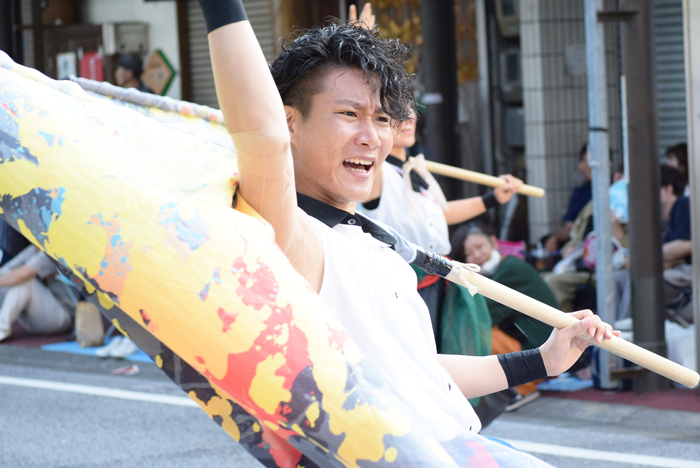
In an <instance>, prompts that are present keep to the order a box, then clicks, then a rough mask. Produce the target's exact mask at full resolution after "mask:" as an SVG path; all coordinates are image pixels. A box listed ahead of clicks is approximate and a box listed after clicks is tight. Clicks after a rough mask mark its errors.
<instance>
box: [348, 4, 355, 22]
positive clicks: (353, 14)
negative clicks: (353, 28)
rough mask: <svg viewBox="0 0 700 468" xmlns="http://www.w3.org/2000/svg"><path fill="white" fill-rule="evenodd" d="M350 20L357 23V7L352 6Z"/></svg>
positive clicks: (349, 13) (349, 14)
mask: <svg viewBox="0 0 700 468" xmlns="http://www.w3.org/2000/svg"><path fill="white" fill-rule="evenodd" d="M348 19H349V20H350V21H357V7H356V6H355V5H350V11H349V12H348Z"/></svg>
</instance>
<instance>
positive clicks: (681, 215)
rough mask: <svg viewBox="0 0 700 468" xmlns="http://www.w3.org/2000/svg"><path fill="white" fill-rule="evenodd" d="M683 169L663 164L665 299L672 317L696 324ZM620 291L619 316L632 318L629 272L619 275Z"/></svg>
mask: <svg viewBox="0 0 700 468" xmlns="http://www.w3.org/2000/svg"><path fill="white" fill-rule="evenodd" d="M684 187H685V185H684V180H683V175H682V174H681V172H680V171H679V170H677V169H675V168H673V167H671V166H668V165H662V166H661V190H660V192H659V196H660V199H661V218H662V220H663V221H664V223H665V225H666V226H665V229H664V234H663V238H662V242H663V244H662V245H661V253H662V257H663V262H664V275H663V276H664V300H665V302H666V306H667V312H668V314H669V318H671V319H672V320H674V321H678V322H681V323H684V322H685V323H692V321H693V314H692V302H691V300H690V294H689V292H690V286H691V284H692V267H691V265H690V262H691V253H692V241H691V238H690V200H688V197H685V196H683V190H684ZM615 282H616V285H617V290H618V319H622V318H627V317H630V316H631V314H630V311H629V296H630V278H629V273H628V272H627V271H623V272H620V273H619V276H616V280H615Z"/></svg>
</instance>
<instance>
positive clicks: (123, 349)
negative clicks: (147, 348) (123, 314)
mask: <svg viewBox="0 0 700 468" xmlns="http://www.w3.org/2000/svg"><path fill="white" fill-rule="evenodd" d="M138 350H139V348H138V346H136V345H135V344H134V342H133V341H131V340H130V339H129V338H126V337H124V338H123V339H122V341H121V343H119V344H118V345H117V347H116V348H114V349H112V351H110V353H109V356H110V357H113V358H122V359H123V358H125V357H129V356H131V355H132V354H134V353H135V352H137V351H138Z"/></svg>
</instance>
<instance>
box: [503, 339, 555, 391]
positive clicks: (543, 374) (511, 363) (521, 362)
mask: <svg viewBox="0 0 700 468" xmlns="http://www.w3.org/2000/svg"><path fill="white" fill-rule="evenodd" d="M498 362H500V363H501V367H503V372H505V373H506V378H507V379H508V387H509V388H513V387H517V386H518V385H522V384H526V383H528V382H532V381H534V380H540V379H546V378H547V377H548V376H547V369H546V368H545V367H544V359H542V353H541V352H540V350H539V348H535V349H528V350H525V351H516V352H515V353H508V354H499V355H498Z"/></svg>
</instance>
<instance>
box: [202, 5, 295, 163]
mask: <svg viewBox="0 0 700 468" xmlns="http://www.w3.org/2000/svg"><path fill="white" fill-rule="evenodd" d="M200 4H201V5H202V10H203V11H204V14H205V15H209V16H211V15H216V14H221V11H220V10H221V9H222V8H221V5H227V6H228V7H229V8H228V9H229V10H231V11H232V12H233V13H230V14H228V16H226V17H225V18H224V19H223V20H222V19H219V18H210V19H207V26H208V27H209V28H215V29H212V30H210V31H209V34H208V40H209V51H210V55H211V61H212V69H213V72H214V82H215V85H216V94H217V97H218V100H219V105H220V106H221V111H222V112H223V114H224V119H225V121H226V128H227V129H228V131H229V133H231V134H232V136H233V137H234V141H236V134H243V135H245V134H248V135H249V136H250V134H251V133H253V134H254V133H255V132H260V131H263V132H264V133H265V135H264V136H265V137H266V138H260V143H261V144H263V147H262V148H259V149H258V148H257V147H253V148H246V149H245V150H246V151H248V150H253V151H256V152H257V153H258V154H265V153H266V152H267V151H266V150H267V148H266V147H265V140H266V139H268V138H270V137H273V138H274V137H275V136H276V137H277V138H280V137H281V138H283V139H284V140H289V134H288V130H287V123H286V117H285V114H284V108H283V105H282V99H281V98H280V95H279V93H278V92H277V86H276V85H275V82H274V80H273V79H272V75H271V74H270V69H269V67H268V64H267V61H266V60H265V56H264V55H263V53H262V50H261V48H260V45H259V44H258V41H257V39H256V37H255V34H254V33H253V28H252V27H251V25H250V23H249V22H248V21H247V19H246V18H245V15H243V16H241V15H240V11H243V6H242V3H241V0H200ZM210 4H213V5H216V8H210V9H209V11H207V10H208V7H207V6H208V5H210ZM223 10H224V11H226V8H223ZM236 143H238V142H237V141H236ZM241 143H243V144H246V143H248V142H247V141H245V139H244V141H242V142H241ZM274 143H275V142H273V144H274ZM236 149H237V150H238V144H237V148H236Z"/></svg>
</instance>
